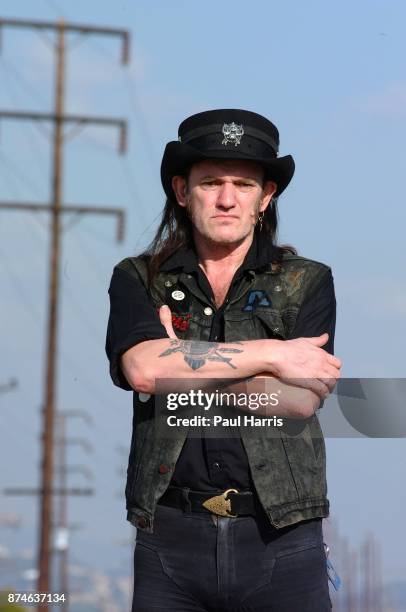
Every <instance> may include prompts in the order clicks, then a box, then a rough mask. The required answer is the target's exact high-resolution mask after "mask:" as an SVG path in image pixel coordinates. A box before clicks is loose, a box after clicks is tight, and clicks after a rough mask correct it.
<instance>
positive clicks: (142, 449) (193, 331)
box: [118, 254, 329, 533]
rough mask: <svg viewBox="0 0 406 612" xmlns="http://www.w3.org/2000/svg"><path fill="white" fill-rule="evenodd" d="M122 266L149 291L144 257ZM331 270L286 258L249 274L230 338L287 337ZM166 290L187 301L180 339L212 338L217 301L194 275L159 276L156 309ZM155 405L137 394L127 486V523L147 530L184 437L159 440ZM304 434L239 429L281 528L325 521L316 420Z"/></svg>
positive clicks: (234, 303)
mask: <svg viewBox="0 0 406 612" xmlns="http://www.w3.org/2000/svg"><path fill="white" fill-rule="evenodd" d="M118 267H120V268H122V269H125V270H126V271H127V272H130V273H131V274H134V275H135V276H136V277H137V278H138V280H141V281H142V282H143V283H144V285H145V286H147V273H146V265H145V262H144V261H143V260H142V259H140V258H135V257H130V258H127V259H124V260H123V261H122V262H120V264H118ZM327 270H328V267H327V266H325V265H324V264H321V263H319V262H315V261H312V260H309V259H305V258H303V257H299V256H297V255H291V254H285V255H284V257H283V260H282V262H281V263H270V264H269V265H268V266H267V268H265V269H261V271H258V272H255V271H249V272H248V273H247V274H246V275H245V276H244V277H243V278H242V279H241V282H240V284H239V286H238V289H237V291H236V293H235V295H234V297H233V299H232V300H231V301H230V302H229V303H228V304H227V305H226V307H225V309H224V321H225V341H226V342H234V341H239V340H255V339H261V338H277V339H282V340H283V339H287V338H289V335H290V334H291V333H292V331H293V329H294V326H295V322H296V318H297V315H298V312H299V309H300V307H301V304H302V302H303V300H304V297H305V296H307V295H308V294H309V292H310V293H311V292H312V291H313V289H314V288H315V287H316V285H317V284H318V282H319V281H320V278H321V276H322V275H324V274H325V273H326V272H327ZM168 290H170V291H174V290H179V291H182V292H183V293H185V294H187V295H188V296H190V300H189V301H188V308H187V311H188V312H187V313H185V312H183V309H184V306H183V303H182V301H179V302H178V304H176V305H174V304H173V302H172V309H173V314H175V315H178V316H179V321H183V320H187V323H186V324H185V325H184V329H182V325H181V324H180V325H178V326H177V329H176V334H177V336H178V337H179V338H180V339H185V340H187V339H193V340H205V341H207V340H208V339H209V336H210V328H211V321H212V316H210V312H212V310H213V304H212V303H211V302H210V301H209V299H208V297H207V296H206V295H205V294H204V293H203V292H202V290H201V289H200V287H199V286H198V284H197V282H196V281H195V277H194V276H193V275H191V274H186V273H184V272H182V271H181V272H173V271H171V272H160V273H158V275H157V276H156V277H155V279H154V281H153V284H152V286H151V287H149V289H148V291H149V294H150V296H151V298H152V301H153V303H154V305H155V306H156V308H159V307H160V306H161V305H162V304H164V303H167V292H168ZM255 292H257V293H255ZM174 308H175V310H174ZM186 315H187V316H186ZM153 401H154V400H153V398H151V399H149V400H148V401H147V402H142V401H140V399H139V397H138V393H137V392H135V397H134V414H133V432H132V439H131V450H130V456H129V464H128V470H127V485H126V501H127V511H128V515H127V518H128V520H129V521H130V522H131V523H132V524H133V525H135V526H137V527H138V528H140V529H143V530H144V531H146V532H150V533H152V531H153V521H154V513H155V508H156V504H157V501H158V499H159V498H160V497H161V495H162V494H163V493H164V491H165V490H166V488H167V487H168V485H169V482H170V480H171V477H172V473H173V470H174V467H175V464H176V462H177V459H178V457H179V454H180V452H181V450H182V447H183V444H184V441H185V439H186V435H187V434H186V433H185V434H184V436H183V437H179V436H178V437H177V439H159V438H156V437H155V435H154V432H153V429H154V427H153V418H154V405H153ZM301 429H302V431H301V432H300V433H299V434H297V435H290V434H288V433H286V432H284V431H280V432H279V434H278V435H277V436H273V437H271V438H270V437H269V435H268V434H267V433H266V430H265V429H264V430H261V429H259V431H258V432H257V433H256V435H255V437H253V436H251V435H248V433H247V429H246V428H243V427H241V429H240V433H241V438H242V441H243V445H244V448H245V451H246V453H247V456H248V461H249V465H250V469H251V474H252V478H253V482H254V484H255V488H256V491H257V494H258V496H259V499H260V501H261V504H262V506H263V508H264V510H265V512H266V514H267V516H268V518H269V520H270V523H272V525H273V526H274V527H277V528H281V527H285V526H287V525H290V524H293V523H296V522H298V521H302V520H306V519H311V518H316V517H325V516H327V515H328V511H329V502H328V500H327V497H326V494H327V485H326V457H325V445H324V439H323V436H322V433H321V428H320V425H319V422H318V419H317V416H314V417H312V418H311V419H310V420H309V421H307V424H306V425H304V427H302V428H301ZM185 431H186V430H185ZM261 431H262V432H263V433H261Z"/></svg>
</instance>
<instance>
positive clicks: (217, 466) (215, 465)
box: [212, 461, 221, 470]
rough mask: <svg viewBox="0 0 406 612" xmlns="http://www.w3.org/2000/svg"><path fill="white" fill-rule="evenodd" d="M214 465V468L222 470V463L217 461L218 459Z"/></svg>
mask: <svg viewBox="0 0 406 612" xmlns="http://www.w3.org/2000/svg"><path fill="white" fill-rule="evenodd" d="M212 467H213V469H214V470H221V467H220V464H219V463H217V461H215V462H214V463H213V466H212Z"/></svg>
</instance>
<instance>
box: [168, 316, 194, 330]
mask: <svg viewBox="0 0 406 612" xmlns="http://www.w3.org/2000/svg"><path fill="white" fill-rule="evenodd" d="M191 316H192V315H191V314H187V315H176V314H172V325H173V327H174V329H178V330H179V331H186V330H187V329H189V324H190V318H191Z"/></svg>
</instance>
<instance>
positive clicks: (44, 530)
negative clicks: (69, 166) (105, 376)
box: [0, 19, 129, 610]
mask: <svg viewBox="0 0 406 612" xmlns="http://www.w3.org/2000/svg"><path fill="white" fill-rule="evenodd" d="M5 26H6V27H8V28H27V29H33V28H35V29H36V30H37V31H39V32H48V31H51V32H55V34H56V45H55V53H56V81H55V106H54V112H53V113H43V112H42V113H38V112H22V111H9V110H3V111H0V118H3V119H13V120H15V119H17V120H30V121H51V122H52V124H53V128H54V134H53V180H52V204H51V205H41V204H33V203H25V202H24V203H22V202H0V208H3V209H8V210H12V209H17V210H18V209H19V210H36V211H37V210H48V211H49V212H51V213H52V216H51V219H52V225H51V250H50V259H49V262H50V267H49V269H50V284H49V301H48V337H47V363H46V385H45V401H44V408H43V438H42V440H43V444H42V452H43V454H42V469H41V487H40V488H39V489H38V494H39V495H40V500H41V504H40V539H39V554H38V565H39V578H38V585H37V586H38V591H39V592H50V591H51V590H52V588H51V583H50V567H51V563H50V561H51V559H50V557H51V529H52V524H53V520H52V496H53V495H54V494H55V490H54V488H53V473H54V458H53V441H54V413H55V396H56V369H57V366H56V355H57V338H58V336H57V324H58V310H59V309H58V297H59V267H60V233H61V215H62V214H63V213H65V212H71V213H72V212H75V213H76V214H84V213H87V214H89V213H98V214H117V212H118V210H117V209H102V208H93V209H92V208H91V207H80V206H66V205H65V206H62V173H63V168H62V155H63V141H64V134H63V127H64V125H65V123H67V122H68V123H70V124H74V125H84V124H86V125H87V124H89V123H95V124H98V125H112V126H115V127H118V128H119V130H120V149H121V151H122V152H123V151H124V150H125V146H126V123H125V122H124V121H122V120H117V119H115V118H110V117H88V116H85V115H67V114H66V113H65V111H64V98H65V38H66V36H67V35H68V34H69V33H72V32H74V33H78V32H80V33H83V34H97V35H100V34H102V35H106V36H116V37H119V38H120V41H121V42H122V61H123V63H126V62H127V61H128V56H129V33H128V32H127V31H126V30H119V29H117V28H110V27H104V28H100V27H93V26H88V25H84V24H73V23H67V22H64V21H60V22H58V23H54V22H50V21H30V20H22V19H20V20H18V19H1V20H0V27H2V28H4V27H5ZM122 217H123V211H121V218H122ZM40 607H41V608H42V609H44V610H48V604H47V603H45V604H43V605H41V606H40Z"/></svg>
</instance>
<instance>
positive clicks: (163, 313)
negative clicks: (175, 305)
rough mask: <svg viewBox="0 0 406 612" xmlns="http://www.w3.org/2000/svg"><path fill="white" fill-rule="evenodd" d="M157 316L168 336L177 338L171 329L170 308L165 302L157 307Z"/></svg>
mask: <svg viewBox="0 0 406 612" xmlns="http://www.w3.org/2000/svg"><path fill="white" fill-rule="evenodd" d="M159 318H160V320H161V323H162V325H163V326H164V327H165V329H166V333H167V334H168V336H169V337H170V338H177V335H176V334H175V332H174V330H173V325H172V313H171V309H170V308H169V306H167V305H166V304H164V305H163V306H161V308H160V309H159Z"/></svg>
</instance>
